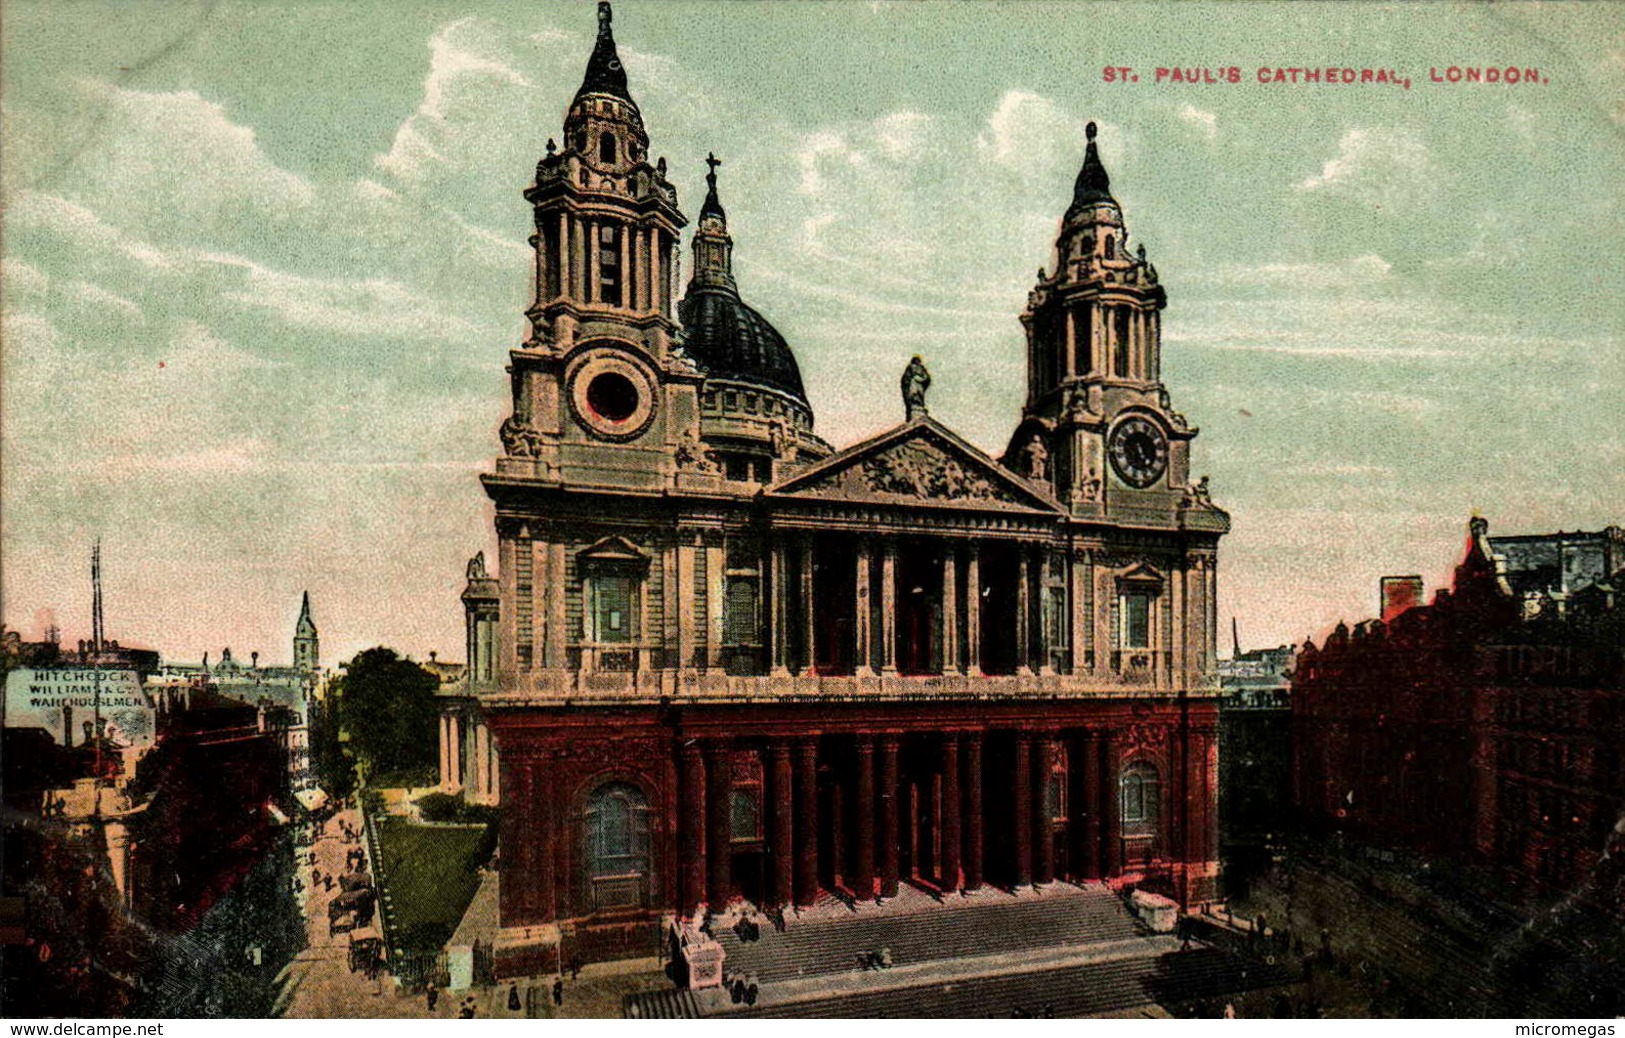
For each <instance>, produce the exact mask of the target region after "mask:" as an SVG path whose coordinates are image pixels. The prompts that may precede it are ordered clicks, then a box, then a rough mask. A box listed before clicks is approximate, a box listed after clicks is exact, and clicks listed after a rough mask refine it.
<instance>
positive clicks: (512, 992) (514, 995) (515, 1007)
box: [508, 984, 519, 1013]
mask: <svg viewBox="0 0 1625 1038" xmlns="http://www.w3.org/2000/svg"><path fill="white" fill-rule="evenodd" d="M508 1012H510V1013H517V1012H519V985H518V984H510V985H509V986H508Z"/></svg>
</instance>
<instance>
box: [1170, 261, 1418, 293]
mask: <svg viewBox="0 0 1625 1038" xmlns="http://www.w3.org/2000/svg"><path fill="white" fill-rule="evenodd" d="M1393 269H1394V268H1393V264H1391V263H1389V262H1388V261H1387V260H1385V259H1383V258H1382V257H1381V256H1378V255H1377V254H1375V253H1366V254H1365V255H1362V256H1351V257H1349V258H1348V259H1341V260H1331V261H1326V262H1320V263H1257V264H1236V263H1227V264H1219V265H1215V266H1211V267H1202V268H1198V269H1196V270H1193V271H1191V272H1190V273H1189V274H1187V275H1185V276H1184V278H1183V287H1185V288H1205V287H1209V286H1211V287H1215V288H1224V289H1227V290H1230V289H1237V288H1248V289H1260V290H1269V291H1271V292H1272V293H1273V292H1279V291H1282V290H1296V291H1299V292H1324V291H1326V290H1328V289H1344V288H1354V287H1359V288H1362V289H1366V288H1369V287H1371V286H1373V285H1380V284H1383V283H1386V282H1388V281H1389V275H1390V274H1391V273H1392V271H1393Z"/></svg>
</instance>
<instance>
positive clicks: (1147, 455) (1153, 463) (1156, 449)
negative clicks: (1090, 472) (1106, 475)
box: [1106, 416, 1168, 487]
mask: <svg viewBox="0 0 1625 1038" xmlns="http://www.w3.org/2000/svg"><path fill="white" fill-rule="evenodd" d="M1106 450H1107V452H1108V453H1109V454H1110V455H1111V459H1112V468H1114V469H1116V470H1117V474H1118V475H1119V476H1121V477H1122V478H1123V482H1125V483H1127V484H1128V485H1129V486H1133V487H1148V486H1150V485H1151V484H1153V483H1155V482H1156V481H1157V480H1158V479H1160V478H1161V477H1162V473H1163V471H1164V470H1165V469H1167V467H1168V438H1167V437H1166V436H1164V435H1163V434H1162V429H1161V427H1160V426H1158V425H1157V424H1156V423H1155V422H1153V421H1151V420H1149V419H1146V418H1139V417H1133V416H1131V417H1128V418H1125V419H1123V420H1122V421H1121V422H1118V423H1117V428H1115V429H1113V430H1112V435H1111V441H1110V443H1109V444H1108V445H1107V448H1106Z"/></svg>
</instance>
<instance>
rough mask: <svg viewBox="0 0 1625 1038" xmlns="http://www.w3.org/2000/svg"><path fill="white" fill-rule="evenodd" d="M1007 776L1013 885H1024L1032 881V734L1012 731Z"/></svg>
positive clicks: (1026, 885) (1028, 884)
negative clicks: (1013, 848)
mask: <svg viewBox="0 0 1625 1038" xmlns="http://www.w3.org/2000/svg"><path fill="white" fill-rule="evenodd" d="M1011 770H1012V774H1011V777H1010V788H1011V791H1012V792H1013V793H1014V794H1015V796H1014V801H1015V802H1014V803H1013V804H1012V805H1011V807H1012V810H1013V811H1014V813H1015V817H1014V818H1012V819H1011V821H1012V822H1013V823H1014V828H1015V844H1016V870H1015V871H1016V886H1018V887H1028V886H1032V882H1033V777H1032V776H1033V737H1032V736H1031V735H1029V734H1027V733H1026V732H1018V733H1017V734H1016V756H1015V767H1014V768H1013V769H1011Z"/></svg>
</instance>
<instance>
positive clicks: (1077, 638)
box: [1067, 551, 1094, 674]
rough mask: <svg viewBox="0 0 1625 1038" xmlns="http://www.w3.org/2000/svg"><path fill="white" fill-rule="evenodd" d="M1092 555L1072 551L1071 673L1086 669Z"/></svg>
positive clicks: (1068, 602) (1070, 601)
mask: <svg viewBox="0 0 1625 1038" xmlns="http://www.w3.org/2000/svg"><path fill="white" fill-rule="evenodd" d="M1093 570H1094V565H1093V556H1092V555H1091V553H1090V552H1087V551H1075V552H1073V553H1072V580H1071V590H1070V593H1069V594H1068V595H1067V606H1068V608H1069V609H1070V610H1071V611H1070V613H1069V614H1068V616H1067V620H1068V621H1069V622H1070V623H1071V625H1072V673H1073V674H1082V673H1083V672H1084V671H1085V670H1086V669H1088V660H1089V645H1090V642H1091V639H1090V637H1089V633H1090V626H1089V624H1090V619H1089V614H1090V610H1091V606H1092V605H1093V602H1092V599H1091V596H1090V594H1089V590H1090V581H1091V580H1093V579H1094V577H1093Z"/></svg>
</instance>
